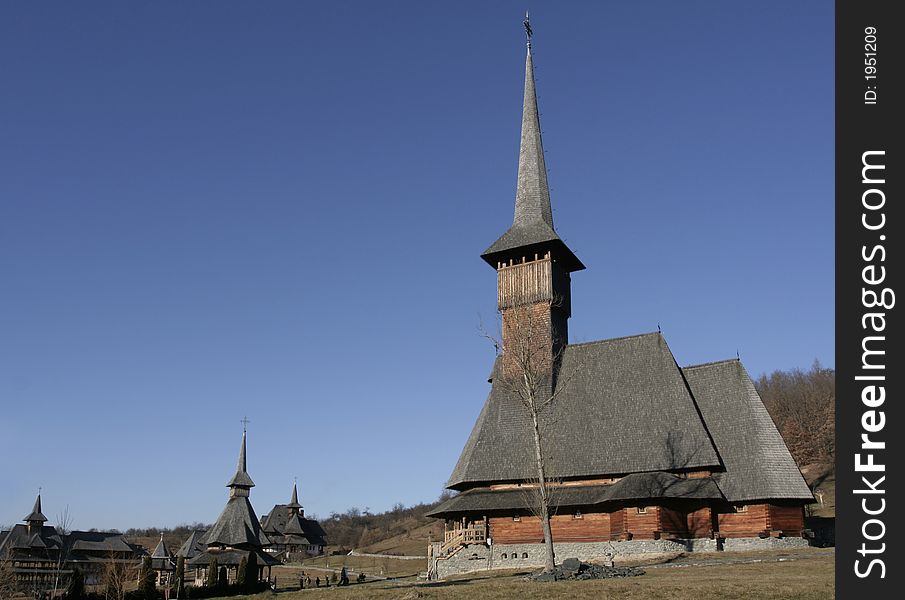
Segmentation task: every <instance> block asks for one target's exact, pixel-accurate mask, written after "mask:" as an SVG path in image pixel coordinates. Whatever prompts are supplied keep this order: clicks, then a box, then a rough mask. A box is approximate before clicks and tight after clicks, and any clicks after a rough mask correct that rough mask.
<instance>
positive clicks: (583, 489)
mask: <svg viewBox="0 0 905 600" xmlns="http://www.w3.org/2000/svg"><path fill="white" fill-rule="evenodd" d="M551 490H552V491H551V499H552V501H551V505H552V506H554V507H585V506H594V505H599V504H605V503H607V502H622V503H626V502H629V503H630V502H633V501H634V502H644V501H647V500H652V499H661V498H681V499H697V500H700V499H718V500H719V499H722V498H723V496H722V494H721V493H720V490H719V488H718V487H717V485H716V482H715V481H714V480H713V479H712V478H710V477H701V478H694V479H685V478H682V477H679V476H677V475H674V474H672V473H664V472H656V473H633V474H631V475H627V476H626V477H623V478H622V479H620V480H619V481H617V482H616V483H612V484H609V485H580V486H561V487H554V488H551ZM535 502H536V499H535V498H534V496H533V495H532V492H531V491H530V489H529V488H517V489H508V490H491V489H490V488H487V487H480V488H473V489H470V490H467V491H465V492H462V493H461V494H458V495H456V496H453V497H452V498H450V499H449V500H447V501H446V502H444V503H443V504H441V505H440V506H438V507H437V508H435V509H434V510H432V511H431V512H429V513H427V515H428V516H431V517H445V516H452V515H455V514H467V513H475V512H477V513H492V512H493V511H513V510H516V511H520V510H531V509H532V508H533V505H534V503H535Z"/></svg>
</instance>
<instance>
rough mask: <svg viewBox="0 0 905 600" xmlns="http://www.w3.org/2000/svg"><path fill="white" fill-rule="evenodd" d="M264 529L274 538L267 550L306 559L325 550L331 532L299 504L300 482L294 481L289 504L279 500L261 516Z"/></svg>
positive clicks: (288, 558) (287, 556)
mask: <svg viewBox="0 0 905 600" xmlns="http://www.w3.org/2000/svg"><path fill="white" fill-rule="evenodd" d="M261 529H263V530H264V533H265V534H266V535H267V537H268V538H270V541H271V546H270V547H269V548H267V551H268V552H270V553H271V554H273V555H274V556H276V557H277V558H280V559H281V560H294V559H304V558H308V557H310V556H319V555H321V554H323V553H324V547H325V546H326V545H327V540H326V538H327V534H326V532H324V530H323V528H321V526H320V523H318V522H317V521H315V520H314V519H306V518H305V508H304V507H303V506H302V505H301V504H299V490H298V484H296V483H293V484H292V497H291V498H290V499H289V504H276V505H274V507H273V508H272V509H271V510H270V512H269V513H267V515H265V516H264V517H262V518H261Z"/></svg>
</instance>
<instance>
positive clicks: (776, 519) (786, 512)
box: [769, 504, 804, 536]
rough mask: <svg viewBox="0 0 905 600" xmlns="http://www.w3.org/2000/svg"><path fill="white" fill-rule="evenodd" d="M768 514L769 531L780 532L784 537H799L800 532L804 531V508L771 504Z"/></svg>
mask: <svg viewBox="0 0 905 600" xmlns="http://www.w3.org/2000/svg"><path fill="white" fill-rule="evenodd" d="M769 514H770V529H771V530H773V531H781V532H782V534H783V535H785V536H799V535H801V530H802V529H804V507H802V506H777V505H775V504H771V505H770V508H769Z"/></svg>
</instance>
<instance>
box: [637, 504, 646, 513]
mask: <svg viewBox="0 0 905 600" xmlns="http://www.w3.org/2000/svg"><path fill="white" fill-rule="evenodd" d="M638 514H639V515H646V514H647V507H646V506H639V507H638Z"/></svg>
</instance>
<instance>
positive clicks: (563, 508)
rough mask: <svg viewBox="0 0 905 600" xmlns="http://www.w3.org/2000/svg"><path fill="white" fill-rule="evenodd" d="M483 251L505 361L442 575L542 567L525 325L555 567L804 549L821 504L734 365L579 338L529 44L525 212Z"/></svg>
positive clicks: (467, 457)
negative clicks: (690, 361) (536, 386)
mask: <svg viewBox="0 0 905 600" xmlns="http://www.w3.org/2000/svg"><path fill="white" fill-rule="evenodd" d="M481 258H482V259H484V260H485V261H486V262H487V263H488V264H489V265H490V266H491V267H493V268H494V269H495V270H496V271H497V281H498V307H499V310H500V312H501V314H502V327H501V329H502V352H501V354H500V356H499V357H498V358H497V361H496V364H495V365H494V368H493V372H492V376H491V379H490V383H491V389H490V394H489V396H488V398H487V401H486V403H485V404H484V407H483V409H482V410H481V412H480V414H479V415H478V418H477V422H476V423H475V425H474V428H473V430H472V432H471V435H470V436H469V437H468V440H467V441H466V443H465V447H464V448H463V450H462V453H461V456H460V457H459V460H458V463H457V464H456V465H455V468H454V469H453V471H452V475H451V476H450V478H449V481H448V483H447V487H448V488H449V489H451V490H455V491H457V492H459V493H458V494H457V495H456V496H454V497H452V498H451V499H449V500H448V501H446V502H445V503H443V504H442V505H440V506H439V507H438V508H436V509H435V510H434V511H433V512H432V513H431V514H432V516H434V517H438V518H442V519H444V520H445V521H446V534H445V539H444V541H443V542H440V543H435V544H432V545H431V547H430V548H429V554H430V556H431V563H430V572H431V575H432V576H440V577H444V576H446V575H448V574H451V573H455V572H462V571H471V570H476V569H482V568H502V567H507V566H511V567H516V566H522V565H526V564H531V565H536V564H542V563H543V544H542V542H543V539H544V536H543V533H542V529H541V522H540V519H539V518H538V517H537V516H534V515H535V514H536V511H534V510H532V509H533V507H534V506H536V502H535V501H534V500H533V497H534V496H533V491H532V490H533V489H534V488H536V487H537V485H536V482H537V481H538V478H537V477H538V475H537V473H538V472H537V470H536V461H535V446H534V438H533V435H532V431H533V429H532V422H531V420H530V419H529V413H528V412H527V411H526V409H525V407H524V406H523V405H522V402H521V401H520V399H519V398H518V397H516V396H517V395H516V394H514V393H513V391H512V390H513V388H512V387H511V385H509V384H508V383H507V381H508V380H507V378H508V379H511V378H512V375H513V371H512V370H513V369H514V370H515V371H516V373H515V374H516V376H520V375H521V373H518V372H517V365H516V364H515V363H516V360H517V356H516V355H515V354H513V353H514V352H515V351H514V350H513V348H517V347H518V346H519V344H520V343H522V341H521V340H518V339H515V338H516V337H517V336H520V335H524V333H525V329H526V325H525V323H526V322H530V323H534V324H538V323H539V324H540V328H541V332H540V333H539V334H538V332H536V331H535V332H534V334H535V337H536V338H540V339H541V341H540V342H539V344H540V347H541V348H542V349H543V352H546V357H545V358H541V359H540V360H535V364H536V365H541V368H542V369H546V372H545V373H544V375H543V377H544V378H545V381H546V384H545V385H547V386H548V387H547V388H546V390H547V393H548V394H549V395H550V396H553V397H554V401H553V402H552V403H551V404H550V405H549V410H548V412H547V413H542V414H541V417H542V419H541V421H542V422H541V430H542V432H543V442H544V450H545V453H546V454H547V456H546V464H547V473H548V475H550V476H552V478H553V479H554V482H553V483H551V484H550V486H551V490H552V492H551V494H552V495H551V500H550V504H551V505H552V506H551V508H552V510H553V512H554V516H553V517H552V521H551V526H552V533H553V539H554V543H555V548H556V554H557V559H558V560H561V559H562V558H567V557H569V556H576V557H579V558H585V559H588V558H601V557H604V556H613V555H619V554H622V555H625V554H626V553H638V552H653V551H661V552H662V551H669V550H707V551H712V550H718V549H719V550H721V549H726V550H730V549H736V548H738V549H753V548H761V547H776V546H787V545H806V544H807V540H806V539H803V536H804V535H806V532H805V529H804V505H805V504H808V503H810V502H812V501H813V496H812V495H811V492H810V490H809V489H808V486H807V484H806V483H805V481H804V478H803V477H802V475H801V472H800V471H799V469H798V467H797V465H796V464H795V461H794V460H793V459H792V456H791V455H790V453H789V450H788V448H787V447H786V445H785V443H784V442H783V440H782V438H781V436H780V434H779V432H778V431H777V429H776V427H775V425H774V423H773V421H772V419H771V418H770V415H769V414H768V413H767V411H766V409H765V407H764V404H763V402H762V401H761V399H760V397H759V396H758V394H757V391H756V390H755V388H754V385H753V383H752V381H751V378H750V377H749V375H748V373H747V372H746V371H745V368H744V367H743V366H742V364H741V362H740V361H739V360H737V359H731V360H724V361H720V362H713V363H708V364H701V365H694V366H687V367H679V366H678V364H677V362H676V359H675V358H674V356H673V354H672V352H671V351H670V349H669V346H668V345H667V343H666V340H665V339H664V337H663V335H662V334H661V333H660V332H659V331H658V332H654V333H644V334H640V335H632V336H627V337H620V338H615V339H607V340H601V341H597V342H590V343H582V344H569V332H568V320H569V318H570V316H571V302H570V294H571V290H570V285H571V276H572V273H574V272H576V271H580V270H583V269H584V268H585V267H584V265H583V264H582V263H581V261H580V260H579V259H578V258H577V257H576V256H575V254H574V253H573V252H572V251H571V250H570V249H569V248H568V246H566V244H565V243H564V242H563V241H562V239H560V237H559V235H558V234H557V232H556V230H555V229H554V227H553V213H552V208H551V204H550V192H549V188H548V185H547V172H546V166H545V164H544V151H543V145H542V142H541V130H540V123H539V119H538V109H537V98H536V94H535V82H534V69H533V64H532V56H531V44H530V39H529V44H528V54H527V58H526V65H525V89H524V104H523V116H522V128H521V146H520V152H519V167H518V182H517V190H516V198H515V218H514V220H513V223H512V226H511V227H510V228H509V229H508V230H507V231H506V232H505V233H504V234H503V235H502V236H501V237H500V238H499V239H498V240H497V241H495V242H494V243H493V244H492V245H491V246H490V247H489V248H488V249H487V250H486V251H485V252H484V253H483V254H482V255H481ZM532 481H533V482H534V483H532Z"/></svg>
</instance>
